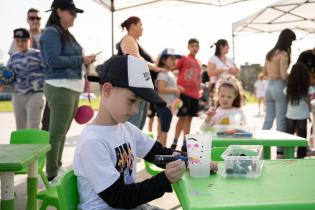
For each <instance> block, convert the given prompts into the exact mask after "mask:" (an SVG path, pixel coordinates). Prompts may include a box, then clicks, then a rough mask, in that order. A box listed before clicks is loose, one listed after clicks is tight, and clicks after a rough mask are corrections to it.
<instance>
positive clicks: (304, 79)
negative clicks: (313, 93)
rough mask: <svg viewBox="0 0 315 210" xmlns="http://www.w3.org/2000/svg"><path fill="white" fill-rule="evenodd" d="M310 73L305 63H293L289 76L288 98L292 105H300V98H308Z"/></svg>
mask: <svg viewBox="0 0 315 210" xmlns="http://www.w3.org/2000/svg"><path fill="white" fill-rule="evenodd" d="M309 78H310V73H309V71H308V68H307V66H306V65H304V64H303V63H300V62H298V63H296V64H294V65H293V67H292V69H291V72H290V74H289V78H288V85H287V87H288V88H287V99H288V102H289V103H291V104H292V105H299V100H300V99H302V98H306V97H307V95H308V88H309V85H310V81H309Z"/></svg>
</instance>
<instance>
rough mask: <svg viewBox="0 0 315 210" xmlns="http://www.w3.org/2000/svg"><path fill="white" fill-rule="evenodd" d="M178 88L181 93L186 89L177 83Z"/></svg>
mask: <svg viewBox="0 0 315 210" xmlns="http://www.w3.org/2000/svg"><path fill="white" fill-rule="evenodd" d="M177 88H178V89H179V90H180V92H181V93H182V92H184V91H185V88H184V87H183V86H180V85H177Z"/></svg>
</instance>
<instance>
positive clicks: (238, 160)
mask: <svg viewBox="0 0 315 210" xmlns="http://www.w3.org/2000/svg"><path fill="white" fill-rule="evenodd" d="M262 155H263V146H262V145H230V146H229V147H228V148H227V149H226V150H225V151H224V153H223V154H222V155H221V157H222V158H223V159H224V169H222V170H221V175H222V176H223V177H245V178H246V177H248V178H256V177H259V176H260V174H261V170H262V166H263V159H262Z"/></svg>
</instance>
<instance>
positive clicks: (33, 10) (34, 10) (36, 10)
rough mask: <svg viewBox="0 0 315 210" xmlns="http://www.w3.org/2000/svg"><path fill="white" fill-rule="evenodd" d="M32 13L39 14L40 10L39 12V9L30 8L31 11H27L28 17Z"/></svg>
mask: <svg viewBox="0 0 315 210" xmlns="http://www.w3.org/2000/svg"><path fill="white" fill-rule="evenodd" d="M31 12H37V13H39V10H38V9H35V8H30V9H29V10H28V11H27V16H28V15H29V14H30V13H31Z"/></svg>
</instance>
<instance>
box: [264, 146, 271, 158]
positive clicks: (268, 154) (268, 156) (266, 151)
mask: <svg viewBox="0 0 315 210" xmlns="http://www.w3.org/2000/svg"><path fill="white" fill-rule="evenodd" d="M270 149H271V148H270V147H266V146H264V160H270V158H271V155H270V153H271V152H270Z"/></svg>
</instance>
